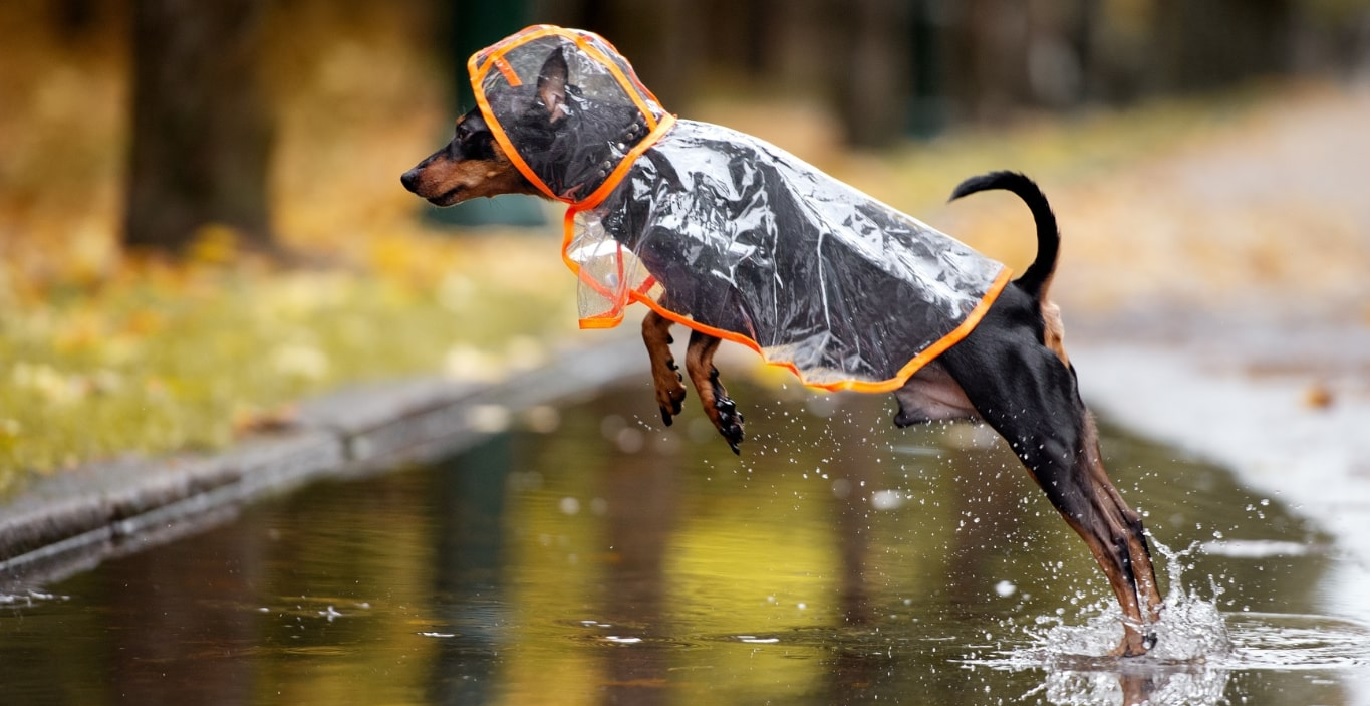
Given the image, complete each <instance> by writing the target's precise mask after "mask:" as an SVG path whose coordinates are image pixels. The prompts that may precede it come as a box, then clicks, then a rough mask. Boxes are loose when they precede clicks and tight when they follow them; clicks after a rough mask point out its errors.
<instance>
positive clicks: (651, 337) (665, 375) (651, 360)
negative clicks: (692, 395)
mask: <svg viewBox="0 0 1372 706" xmlns="http://www.w3.org/2000/svg"><path fill="white" fill-rule="evenodd" d="M671 326H672V321H671V319H668V318H667V317H665V316H662V315H661V314H659V313H657V312H656V311H653V310H651V309H650V310H649V311H648V314H647V315H646V316H644V317H643V345H644V347H646V348H647V349H648V365H649V366H650V367H651V369H652V375H653V392H654V394H655V395H656V397H657V408H658V411H660V412H662V423H663V424H665V425H667V426H672V417H674V416H676V415H677V414H680V413H681V402H682V401H683V400H685V399H686V387H685V386H684V385H682V384H681V372H680V371H678V370H677V367H676V361H675V360H673V359H672V349H671V348H670V347H669V346H670V344H671V343H672V334H670V333H668V329H669V328H671Z"/></svg>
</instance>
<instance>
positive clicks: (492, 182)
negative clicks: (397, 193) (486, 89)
mask: <svg viewBox="0 0 1372 706" xmlns="http://www.w3.org/2000/svg"><path fill="white" fill-rule="evenodd" d="M567 95H568V93H567V60H566V58H565V57H564V56H563V54H562V50H561V49H555V50H553V51H552V52H550V53H549V55H548V58H547V60H546V61H544V63H543V68H542V70H540V72H539V76H538V82H537V84H536V85H535V86H532V87H519V88H517V89H513V90H510V91H507V92H504V93H502V94H501V95H499V96H497V97H495V100H497V101H499V105H498V106H495V107H496V110H497V112H499V113H500V114H504V115H513V116H516V118H515V123H514V125H507V126H506V128H507V131H508V130H510V129H514V130H517V131H518V133H519V134H520V135H521V139H522V141H523V143H522V144H524V145H526V146H527V147H528V148H530V149H544V150H546V149H547V148H548V147H549V146H551V145H552V144H553V142H554V140H555V139H556V138H557V135H558V133H559V132H562V131H564V130H567V129H570V127H571V126H569V123H570V122H572V121H569V120H568V118H569V116H570V114H571V113H570V110H569V108H568V103H567ZM400 183H401V184H402V185H404V187H405V188H406V189H407V190H409V191H411V192H413V193H415V194H418V195H419V196H422V197H423V198H426V199H428V200H429V202H430V203H433V204H434V205H436V206H452V205H454V204H458V203H461V202H463V201H466V200H468V199H473V198H477V197H479V196H487V197H490V196H499V195H501V194H535V195H543V194H542V192H540V191H539V189H538V188H537V187H535V186H534V185H533V184H532V183H531V182H530V181H529V180H528V179H527V178H525V176H524V175H523V174H522V173H521V172H520V171H519V169H518V168H516V167H515V165H514V162H512V161H511V160H510V157H509V155H507V154H506V153H505V149H504V148H502V147H501V146H500V143H499V142H498V141H497V140H496V139H495V135H494V134H492V132H491V128H490V125H488V124H487V118H486V116H485V115H483V114H482V112H481V109H480V108H472V109H471V110H470V111H468V112H467V114H466V115H463V116H462V117H460V118H458V119H457V130H456V134H455V135H454V136H453V140H452V142H449V143H448V145H447V146H446V147H444V148H443V149H441V150H439V151H437V152H435V153H433V154H432V155H429V157H428V158H427V159H425V160H424V161H422V162H420V163H419V164H418V165H415V167H414V168H413V169H411V170H409V171H407V172H405V173H404V174H402V175H400Z"/></svg>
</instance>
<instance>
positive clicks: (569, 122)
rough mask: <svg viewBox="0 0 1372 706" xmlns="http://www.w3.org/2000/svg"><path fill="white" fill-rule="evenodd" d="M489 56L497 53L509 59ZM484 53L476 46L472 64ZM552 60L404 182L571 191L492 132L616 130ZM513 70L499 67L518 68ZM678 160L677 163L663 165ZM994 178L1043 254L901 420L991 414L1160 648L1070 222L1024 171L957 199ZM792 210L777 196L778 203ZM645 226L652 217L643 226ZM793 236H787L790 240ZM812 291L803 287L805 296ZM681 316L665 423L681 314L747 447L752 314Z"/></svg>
mask: <svg viewBox="0 0 1372 706" xmlns="http://www.w3.org/2000/svg"><path fill="white" fill-rule="evenodd" d="M479 56H480V55H479ZM487 60H488V61H498V60H500V57H499V56H496V57H495V59H489V58H487ZM476 64H477V61H476V58H475V57H474V61H473V65H474V66H475V65H476ZM541 64H542V66H541V67H540V68H538V76H537V80H536V81H530V82H525V81H521V80H519V79H518V77H514V78H512V80H511V85H513V86H515V87H518V88H519V89H520V90H514V91H511V92H510V93H509V94H508V95H505V96H502V97H501V98H500V100H502V101H504V102H505V104H504V105H502V106H500V107H498V108H492V107H491V105H489V101H487V102H486V104H484V105H482V106H479V107H478V108H475V109H473V110H472V111H470V112H468V113H467V114H466V115H464V116H462V117H461V118H459V119H458V121H457V134H456V136H455V137H454V139H453V140H452V142H451V143H450V144H449V145H447V146H446V147H444V148H443V149H442V150H440V151H438V152H436V153H435V154H433V155H432V156H430V157H429V158H428V159H426V160H424V161H423V162H421V163H420V164H419V165H418V166H416V167H415V168H414V169H412V170H410V171H408V172H406V173H405V174H404V175H403V176H402V177H401V181H402V183H403V185H404V186H405V188H406V189H408V190H410V191H412V192H414V193H415V194H418V195H419V196H422V197H424V198H426V199H428V200H429V201H431V202H433V203H435V204H437V205H441V206H447V205H452V204H455V203H459V202H461V201H465V200H467V199H471V198H476V197H479V196H495V195H499V194H511V193H522V194H534V195H540V196H545V197H550V196H556V197H558V198H562V196H561V195H560V194H559V193H558V190H557V189H550V188H548V186H547V184H546V183H535V182H536V181H540V180H543V177H542V176H541V173H535V172H536V171H537V170H530V169H529V168H528V167H527V165H525V166H521V165H520V164H517V163H516V162H517V161H518V159H517V158H512V156H511V155H510V154H509V151H510V150H509V148H508V145H509V142H508V139H509V133H510V132H512V131H513V129H514V128H507V129H505V130H500V129H498V128H497V129H495V130H493V129H492V128H493V126H492V123H493V122H495V121H497V120H501V119H503V120H506V121H509V122H511V123H513V122H515V121H516V120H518V121H522V123H523V127H522V128H519V129H520V130H522V131H523V134H524V135H525V136H526V139H530V138H528V135H530V134H533V135H534V137H533V138H531V139H533V140H534V141H535V142H538V143H539V144H540V145H544V146H540V147H538V148H537V149H538V150H540V154H541V155H544V156H546V155H554V156H555V155H556V154H557V150H556V147H555V145H557V144H559V140H564V139H565V138H566V132H567V131H576V130H583V129H586V130H590V129H602V130H603V129H605V127H604V126H605V125H606V124H607V123H606V122H605V121H587V122H586V123H583V122H581V121H580V119H579V118H580V117H581V116H582V115H585V114H589V113H593V112H594V111H593V107H591V108H588V107H587V106H588V101H590V100H591V99H590V98H588V97H587V96H585V95H583V94H582V92H581V91H579V90H578V89H577V87H576V86H575V85H574V84H573V83H571V82H570V81H569V75H568V67H567V62H566V58H565V57H564V56H563V49H561V48H556V49H553V50H552V51H551V52H550V53H548V54H547V58H546V59H545V60H542V61H541ZM625 66H627V64H625ZM507 68H508V67H500V70H502V71H506V73H507V75H513V74H512V70H507ZM634 81H635V82H636V79H634ZM493 114H495V115H493ZM499 115H504V116H505V117H504V118H500V117H499ZM510 116H515V117H513V118H512V117H510ZM621 123H622V124H624V125H627V126H628V127H627V128H625V131H626V133H627V135H628V142H629V145H628V147H632V146H633V143H634V141H635V140H638V139H642V138H643V137H644V136H645V135H646V133H647V132H648V130H647V126H646V125H644V124H643V121H642V120H641V119H638V120H634V119H631V120H628V122H627V123H626V122H624V121H622V120H619V121H610V124H616V125H619V124H621ZM699 125H703V124H692V125H685V124H684V121H683V123H682V124H678V125H677V126H676V127H673V128H671V129H673V130H686V131H687V132H688V133H689V132H690V130H694V129H699V128H698V127H695V126H699ZM706 127H709V126H706ZM710 134H715V135H717V134H718V133H710ZM615 139H618V138H615ZM730 139H732V138H730ZM738 140H740V141H742V140H743V138H742V137H739V138H738ZM692 144H693V145H695V146H694V147H692V149H703V148H702V147H700V145H702V144H704V141H701V140H697V141H695V142H693V143H692ZM753 144H754V143H752V142H748V143H747V145H744V147H746V148H747V149H744V148H742V147H740V148H738V149H737V150H735V147H737V146H736V145H728V146H727V147H728V149H730V150H735V151H737V152H738V153H739V154H743V155H744V158H743V159H745V161H746V160H754V161H757V160H765V159H768V158H770V157H769V155H771V154H772V153H771V152H770V150H761V151H759V150H758V149H756V148H754V147H751V145H753ZM619 147H620V148H625V145H624V144H620V145H619ZM662 149H664V150H667V151H670V149H669V148H666V147H664V148H662ZM749 150H753V151H749ZM646 154H647V155H648V157H647V158H648V159H650V160H651V159H654V158H657V157H654V154H655V153H654V152H653V151H652V150H649V152H648V153H646ZM662 159H665V158H662ZM792 159H793V158H792ZM705 161H706V162H708V160H705ZM748 166H750V165H745V167H748ZM752 166H756V165H752ZM665 168H667V167H666V166H665V163H663V164H659V165H658V167H655V169H659V170H661V169H665ZM604 171H607V170H601V176H602V177H603V176H604V174H603V172H604ZM764 171H765V170H764ZM768 173H769V174H771V175H772V176H771V177H770V178H784V176H785V175H786V174H787V173H788V172H786V171H785V170H774V171H773V172H768ZM777 175H781V176H777ZM531 177H532V179H531ZM572 188H573V187H569V190H570V189H572ZM992 189H1001V190H1008V191H1010V192H1012V193H1014V194H1016V195H1017V196H1019V197H1020V198H1021V199H1023V200H1024V202H1025V203H1026V204H1027V205H1028V206H1029V208H1030V210H1031V212H1032V213H1033V216H1034V220H1035V223H1036V227H1037V236H1038V254H1037V257H1036V259H1035V260H1034V262H1033V264H1031V265H1030V266H1029V267H1028V269H1027V270H1025V272H1024V273H1023V274H1022V275H1021V276H1020V277H1019V278H1018V279H1015V280H1014V281H1012V282H1010V283H1009V284H1008V285H1006V286H1004V288H1003V289H1002V290H1000V291H999V293H998V295H996V296H994V298H993V299H992V298H988V300H987V301H988V308H986V309H985V310H984V311H982V312H980V321H979V323H977V324H976V325H975V326H973V327H970V329H969V330H966V331H964V332H962V333H963V334H965V335H962V336H961V337H960V338H959V339H957V340H955V341H954V342H952V343H951V344H950V345H948V346H947V347H946V348H944V349H941V350H939V351H938V352H936V353H935V354H934V355H933V356H932V357H931V358H930V359H929V360H928V361H926V362H923V363H922V364H921V366H920V367H918V368H917V370H916V372H914V373H913V375H910V376H909V377H908V378H902V383H903V384H899V386H898V387H897V388H895V389H894V394H895V397H896V399H897V401H898V404H899V411H898V413H897V415H896V417H895V420H894V421H895V424H896V425H897V426H900V427H906V426H910V425H914V424H921V423H928V422H934V421H945V420H979V421H984V422H985V423H987V424H989V425H990V426H991V427H992V428H993V429H995V430H996V431H997V432H998V433H999V434H1000V435H1001V436H1002V437H1004V438H1005V439H1006V440H1007V441H1008V442H1009V443H1010V445H1011V447H1012V448H1013V449H1014V451H1015V453H1016V454H1017V455H1018V456H1019V458H1020V459H1021V460H1022V462H1023V463H1024V465H1025V467H1026V468H1027V469H1028V470H1029V472H1030V474H1031V475H1032V477H1033V478H1034V480H1035V481H1036V482H1037V483H1038V485H1039V486H1040V487H1041V488H1042V489H1043V491H1044V492H1045V493H1046V494H1047V495H1048V498H1049V499H1050V500H1051V502H1052V503H1053V506H1054V507H1055V508H1057V510H1058V511H1059V512H1060V513H1061V514H1062V516H1063V517H1064V518H1065V519H1066V521H1067V522H1068V524H1069V525H1070V526H1071V527H1072V528H1073V529H1074V530H1076V532H1077V533H1078V534H1079V535H1081V537H1082V538H1083V539H1085V540H1086V543H1087V545H1088V546H1089V547H1090V550H1091V553H1092V554H1093V555H1094V557H1095V558H1096V561H1097V562H1098V563H1099V565H1100V566H1101V568H1102V569H1103V570H1104V571H1105V574H1106V576H1107V577H1108V579H1109V582H1110V586H1111V588H1112V590H1113V592H1114V594H1115V597H1116V599H1117V600H1118V601H1119V604H1120V606H1121V608H1122V610H1123V612H1124V615H1125V617H1126V624H1125V626H1124V631H1125V635H1124V638H1123V640H1122V641H1121V643H1120V645H1119V647H1118V648H1117V650H1116V653H1117V654H1119V655H1124V656H1135V655H1140V654H1143V653H1145V652H1146V651H1147V650H1148V649H1149V648H1150V647H1151V646H1152V642H1153V639H1154V638H1153V637H1152V635H1151V634H1150V631H1149V627H1148V626H1149V625H1150V624H1151V623H1152V622H1153V621H1154V620H1156V618H1157V615H1158V611H1159V609H1160V607H1161V600H1160V597H1159V591H1158V586H1157V583H1156V579H1155V577H1154V571H1153V563H1152V559H1151V556H1150V552H1149V549H1148V544H1147V539H1146V536H1145V533H1144V528H1143V524H1142V521H1141V520H1140V517H1139V514H1138V513H1137V512H1135V511H1134V510H1133V509H1132V508H1131V507H1130V506H1129V505H1128V504H1127V503H1126V502H1125V501H1124V500H1123V498H1121V496H1120V494H1119V492H1118V491H1117V490H1116V489H1115V487H1114V486H1113V485H1112V484H1111V482H1110V480H1109V478H1108V477H1107V476H1106V472H1105V468H1104V466H1103V465H1102V463H1101V457H1100V450H1099V447H1098V443H1097V432H1096V427H1095V424H1094V422H1093V421H1092V418H1091V415H1090V413H1089V412H1088V411H1087V409H1086V407H1085V406H1084V405H1083V403H1082V401H1081V398H1080V396H1079V394H1078V391H1077V377H1076V371H1075V370H1074V368H1073V367H1072V364H1071V363H1070V362H1069V360H1068V356H1067V353H1066V351H1065V350H1064V348H1063V332H1062V323H1061V319H1060V317H1059V314H1058V310H1057V307H1056V306H1055V305H1053V304H1051V303H1050V302H1049V301H1048V298H1047V292H1048V288H1049V285H1050V284H1051V282H1052V279H1053V273H1054V269H1055V267H1056V263H1057V256H1058V246H1059V233H1058V227H1057V222H1056V219H1055V217H1054V215H1053V212H1052V210H1051V209H1050V208H1049V205H1048V201H1047V199H1046V198H1045V197H1044V195H1043V194H1042V192H1041V191H1040V190H1039V188H1038V187H1037V186H1036V185H1035V184H1034V183H1033V182H1032V181H1030V180H1029V179H1028V178H1026V177H1024V176H1022V175H1019V174H1015V173H1010V172H996V173H992V174H987V175H984V176H980V177H976V178H973V179H969V180H967V181H965V182H963V183H962V184H961V185H959V186H958V187H957V188H956V189H955V190H954V191H953V198H960V197H963V196H968V195H971V194H974V193H977V192H981V191H986V190H992ZM854 193H856V192H854ZM583 195H584V194H583ZM754 196H756V195H754ZM640 198H643V199H647V198H648V197H647V196H642V197H640ZM564 200H568V201H569V202H570V201H572V199H564ZM753 200H757V199H756V198H754V199H753ZM773 201H776V199H775V198H774V199H773ZM783 207H785V206H783V205H780V204H777V203H772V204H771V205H769V208H783ZM625 212H626V213H628V214H629V215H628V216H625V218H627V219H629V220H633V219H639V220H642V219H643V218H649V217H650V216H649V215H644V214H645V213H646V212H645V211H643V209H642V208H640V207H639V206H637V205H635V204H632V203H631V204H628V205H627V206H626V211H625ZM635 214H636V215H635ZM643 227H644V226H642V225H641V224H640V226H639V230H642V228H643ZM653 227H656V226H653ZM790 235H792V234H787V233H783V234H782V235H781V236H780V237H783V238H784V237H790ZM794 235H795V237H800V235H799V234H794ZM615 237H616V238H620V237H621V236H618V235H616V236H615ZM639 254H640V257H641V258H642V260H643V263H644V265H645V267H646V268H647V270H648V272H649V273H651V274H652V275H653V276H655V277H656V278H657V280H658V281H659V282H661V284H662V285H663V287H664V290H665V291H664V293H663V294H662V296H663V297H664V298H665V299H666V300H670V299H672V298H674V297H676V298H679V299H682V300H684V299H685V298H687V297H692V296H699V295H698V294H697V293H696V292H695V291H694V290H698V289H701V288H702V287H700V286H699V283H700V282H702V281H706V280H707V278H706V277H705V273H703V272H696V273H692V272H682V271H679V270H681V269H683V268H682V267H681V265H680V263H679V262H678V261H675V260H670V261H669V260H668V259H667V258H666V257H665V256H664V257H655V256H654V255H653V252H652V250H651V248H647V247H643V248H640V252H639ZM832 264H833V265H835V266H837V265H839V264H842V262H841V261H835V262H834V263H832ZM880 276H881V274H880V272H878V271H876V270H874V271H873V272H872V273H867V272H864V273H862V277H864V278H867V280H868V281H871V278H873V277H880ZM706 289H708V287H706ZM798 289H803V288H798ZM812 294H813V293H812ZM804 295H805V293H804V292H801V293H799V294H798V295H793V296H804ZM705 296H707V297H708V296H709V293H708V292H706V294H705ZM720 296H721V297H725V296H726V295H724V294H720ZM659 303H660V302H659ZM738 306H739V305H734V308H735V309H736V308H738ZM668 314H670V312H669V311H667V310H666V309H662V308H660V307H658V306H656V305H654V306H653V308H652V309H651V310H650V311H649V313H648V314H647V315H646V316H645V318H644V320H643V340H644V342H645V344H646V346H647V349H648V355H649V358H650V361H651V366H652V375H653V383H654V388H655V392H656V397H657V402H658V406H659V408H660V410H661V413H662V419H663V421H664V423H666V424H669V425H670V424H671V421H672V417H673V416H674V415H676V414H677V413H679V412H680V410H681V403H682V401H683V399H684V398H685V396H686V388H685V387H684V386H683V385H682V378H681V375H680V374H679V373H678V372H677V367H676V365H675V363H674V361H673V358H672V353H671V350H670V349H669V348H668V344H669V343H671V340H672V339H671V337H670V335H669V333H668V329H669V327H670V326H671V325H672V323H686V324H687V325H690V326H692V328H693V330H692V333H691V339H690V343H689V345H688V348H687V360H686V370H687V374H688V376H689V378H690V380H691V382H692V383H693V385H694V387H695V389H696V391H697V392H698V394H699V396H700V398H701V401H702V404H703V406H704V409H705V412H706V414H707V415H708V416H709V418H710V420H711V421H712V422H713V423H714V424H715V426H716V428H717V429H718V430H719V431H720V433H721V434H722V435H723V436H724V437H725V438H726V439H727V440H728V442H729V444H730V446H731V447H733V448H734V449H735V451H737V448H738V443H739V441H740V440H741V439H742V437H743V419H742V416H741V415H739V414H738V412H737V411H736V408H735V405H734V403H733V401H732V400H730V399H729V397H728V395H727V393H726V392H725V389H724V387H723V386H722V384H721V383H720V381H719V374H718V372H717V371H716V369H715V367H714V365H713V363H712V359H713V356H714V354H715V351H716V350H717V348H718V346H719V343H720V340H721V339H720V337H719V336H718V335H712V332H715V331H733V330H740V328H739V327H740V326H742V327H744V329H745V330H746V323H747V322H744V323H741V324H740V323H730V322H728V321H725V320H724V319H727V318H728V316H729V315H728V314H727V313H726V314H719V315H716V316H717V318H716V320H713V321H709V322H708V323H710V324H711V325H710V326H697V325H696V321H694V320H693V321H681V320H680V319H679V318H677V317H674V316H670V315H668ZM696 317H697V318H700V315H699V314H696ZM718 317H724V319H721V318H718ZM707 318H708V317H707ZM911 354H913V352H911Z"/></svg>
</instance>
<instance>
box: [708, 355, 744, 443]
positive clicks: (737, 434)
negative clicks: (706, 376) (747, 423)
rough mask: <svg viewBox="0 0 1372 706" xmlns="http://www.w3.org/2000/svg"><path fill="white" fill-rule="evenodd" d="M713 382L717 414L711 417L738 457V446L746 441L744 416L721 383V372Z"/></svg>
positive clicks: (713, 378)
mask: <svg viewBox="0 0 1372 706" xmlns="http://www.w3.org/2000/svg"><path fill="white" fill-rule="evenodd" d="M711 382H712V384H713V391H715V414H712V415H711V417H712V418H713V421H715V428H716V429H719V433H720V435H723V437H724V440H726V441H729V448H731V450H733V451H734V454H735V455H738V452H740V451H738V444H740V443H742V440H744V415H742V414H741V413H740V411H738V406H737V404H734V400H733V399H730V398H729V392H726V391H724V385H722V384H720V382H719V372H715V374H712V376H711Z"/></svg>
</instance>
